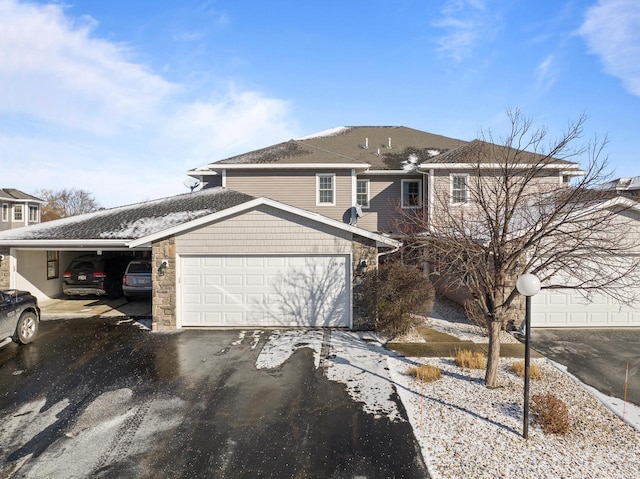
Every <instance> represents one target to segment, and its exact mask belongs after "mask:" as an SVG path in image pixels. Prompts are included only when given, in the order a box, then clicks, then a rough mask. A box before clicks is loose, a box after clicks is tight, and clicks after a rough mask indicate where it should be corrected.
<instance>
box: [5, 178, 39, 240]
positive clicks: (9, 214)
mask: <svg viewBox="0 0 640 479" xmlns="http://www.w3.org/2000/svg"><path fill="white" fill-rule="evenodd" d="M44 203H45V202H44V201H42V200H41V199H39V198H36V197H35V196H32V195H29V194H27V193H24V192H22V191H20V190H16V189H13V188H0V212H1V213H0V214H1V216H0V231H5V230H9V229H12V228H20V227H22V226H29V225H35V224H38V223H40V208H41V205H43V204H44Z"/></svg>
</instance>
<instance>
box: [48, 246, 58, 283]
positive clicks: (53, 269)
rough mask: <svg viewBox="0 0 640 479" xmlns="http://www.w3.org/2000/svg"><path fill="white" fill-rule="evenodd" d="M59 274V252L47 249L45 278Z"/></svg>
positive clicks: (52, 277)
mask: <svg viewBox="0 0 640 479" xmlns="http://www.w3.org/2000/svg"><path fill="white" fill-rule="evenodd" d="M59 274H60V253H58V252H57V251H47V279H55V278H57V277H58V276H59Z"/></svg>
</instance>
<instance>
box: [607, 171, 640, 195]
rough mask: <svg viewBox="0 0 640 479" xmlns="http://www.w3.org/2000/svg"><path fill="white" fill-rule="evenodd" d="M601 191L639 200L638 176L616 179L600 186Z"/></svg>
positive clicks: (639, 183)
mask: <svg viewBox="0 0 640 479" xmlns="http://www.w3.org/2000/svg"><path fill="white" fill-rule="evenodd" d="M602 190H604V191H610V192H613V193H615V194H617V195H621V196H629V197H632V198H640V176H634V177H632V178H618V179H615V180H612V181H609V182H607V183H605V184H604V185H602Z"/></svg>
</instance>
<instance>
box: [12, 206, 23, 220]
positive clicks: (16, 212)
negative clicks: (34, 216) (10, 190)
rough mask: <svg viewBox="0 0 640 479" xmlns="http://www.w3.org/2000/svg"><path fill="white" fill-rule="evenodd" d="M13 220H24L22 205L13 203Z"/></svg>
mask: <svg viewBox="0 0 640 479" xmlns="http://www.w3.org/2000/svg"><path fill="white" fill-rule="evenodd" d="M13 221H24V216H22V205H13Z"/></svg>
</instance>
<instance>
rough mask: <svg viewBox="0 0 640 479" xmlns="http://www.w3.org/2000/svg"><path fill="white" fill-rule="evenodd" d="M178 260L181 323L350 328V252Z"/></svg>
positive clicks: (202, 257) (190, 257)
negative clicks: (179, 266)
mask: <svg viewBox="0 0 640 479" xmlns="http://www.w3.org/2000/svg"><path fill="white" fill-rule="evenodd" d="M180 261H181V294H180V296H181V304H180V310H181V320H182V325H183V326H257V327H260V326H315V327H321V326H336V327H349V326H350V324H349V322H350V316H351V315H350V297H351V294H350V271H349V257H348V256H345V255H322V256H321V255H318V256H211V255H207V256H181V258H180Z"/></svg>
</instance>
